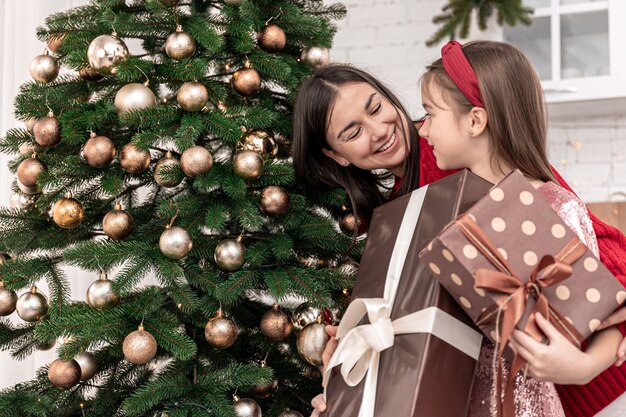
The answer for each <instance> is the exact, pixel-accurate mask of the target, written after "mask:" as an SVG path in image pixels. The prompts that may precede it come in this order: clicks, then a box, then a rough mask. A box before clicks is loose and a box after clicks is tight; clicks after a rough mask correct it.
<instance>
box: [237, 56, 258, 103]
mask: <svg viewBox="0 0 626 417" xmlns="http://www.w3.org/2000/svg"><path fill="white" fill-rule="evenodd" d="M247 65H248V66H246V68H242V69H240V70H237V71H235V73H234V74H233V76H232V78H231V80H230V81H231V83H232V85H233V88H234V89H235V91H236V92H237V93H238V94H241V95H242V96H244V97H248V96H251V95H253V94H255V93H256V92H257V91H259V89H260V88H261V76H260V75H259V73H258V72H257V70H255V69H254V68H249V65H250V64H248V63H247Z"/></svg>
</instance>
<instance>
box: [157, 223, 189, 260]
mask: <svg viewBox="0 0 626 417" xmlns="http://www.w3.org/2000/svg"><path fill="white" fill-rule="evenodd" d="M192 248H193V240H191V235H190V234H189V232H187V231H186V230H185V229H183V228H182V227H177V226H170V227H167V228H166V229H165V231H164V232H163V233H161V237H160V238H159V249H161V252H162V253H163V255H165V256H167V257H168V258H170V259H174V260H178V259H182V258H184V257H185V256H187V254H188V253H189V252H191V249H192Z"/></svg>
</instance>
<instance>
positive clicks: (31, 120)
mask: <svg viewBox="0 0 626 417" xmlns="http://www.w3.org/2000/svg"><path fill="white" fill-rule="evenodd" d="M35 123H37V119H36V118H35V117H29V118H28V119H26V120H24V126H26V130H28V132H30V133H33V128H34V127H35Z"/></svg>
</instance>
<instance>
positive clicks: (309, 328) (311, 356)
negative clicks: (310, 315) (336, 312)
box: [296, 321, 330, 366]
mask: <svg viewBox="0 0 626 417" xmlns="http://www.w3.org/2000/svg"><path fill="white" fill-rule="evenodd" d="M325 327H326V326H325V325H324V324H323V323H320V322H319V321H317V322H315V323H310V324H307V325H306V326H304V328H303V329H302V330H301V331H300V333H299V334H298V339H297V342H296V346H297V348H298V353H299V354H300V357H302V359H304V360H305V361H307V362H308V363H310V364H311V365H313V366H319V365H321V364H322V353H324V348H325V347H326V342H328V339H329V338H330V337H329V336H328V333H326V329H325Z"/></svg>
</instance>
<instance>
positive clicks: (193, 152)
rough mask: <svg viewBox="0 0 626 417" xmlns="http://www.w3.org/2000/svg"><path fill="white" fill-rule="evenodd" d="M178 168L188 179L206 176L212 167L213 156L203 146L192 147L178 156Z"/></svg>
mask: <svg viewBox="0 0 626 417" xmlns="http://www.w3.org/2000/svg"><path fill="white" fill-rule="evenodd" d="M180 166H181V168H182V169H183V172H184V173H185V175H186V176H188V177H192V178H193V177H197V176H198V175H202V174H206V173H207V172H209V171H210V170H211V168H212V167H213V156H211V152H209V150H208V149H206V148H205V147H204V146H192V147H191V148H188V149H186V150H185V151H184V152H183V154H182V155H181V156H180Z"/></svg>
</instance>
